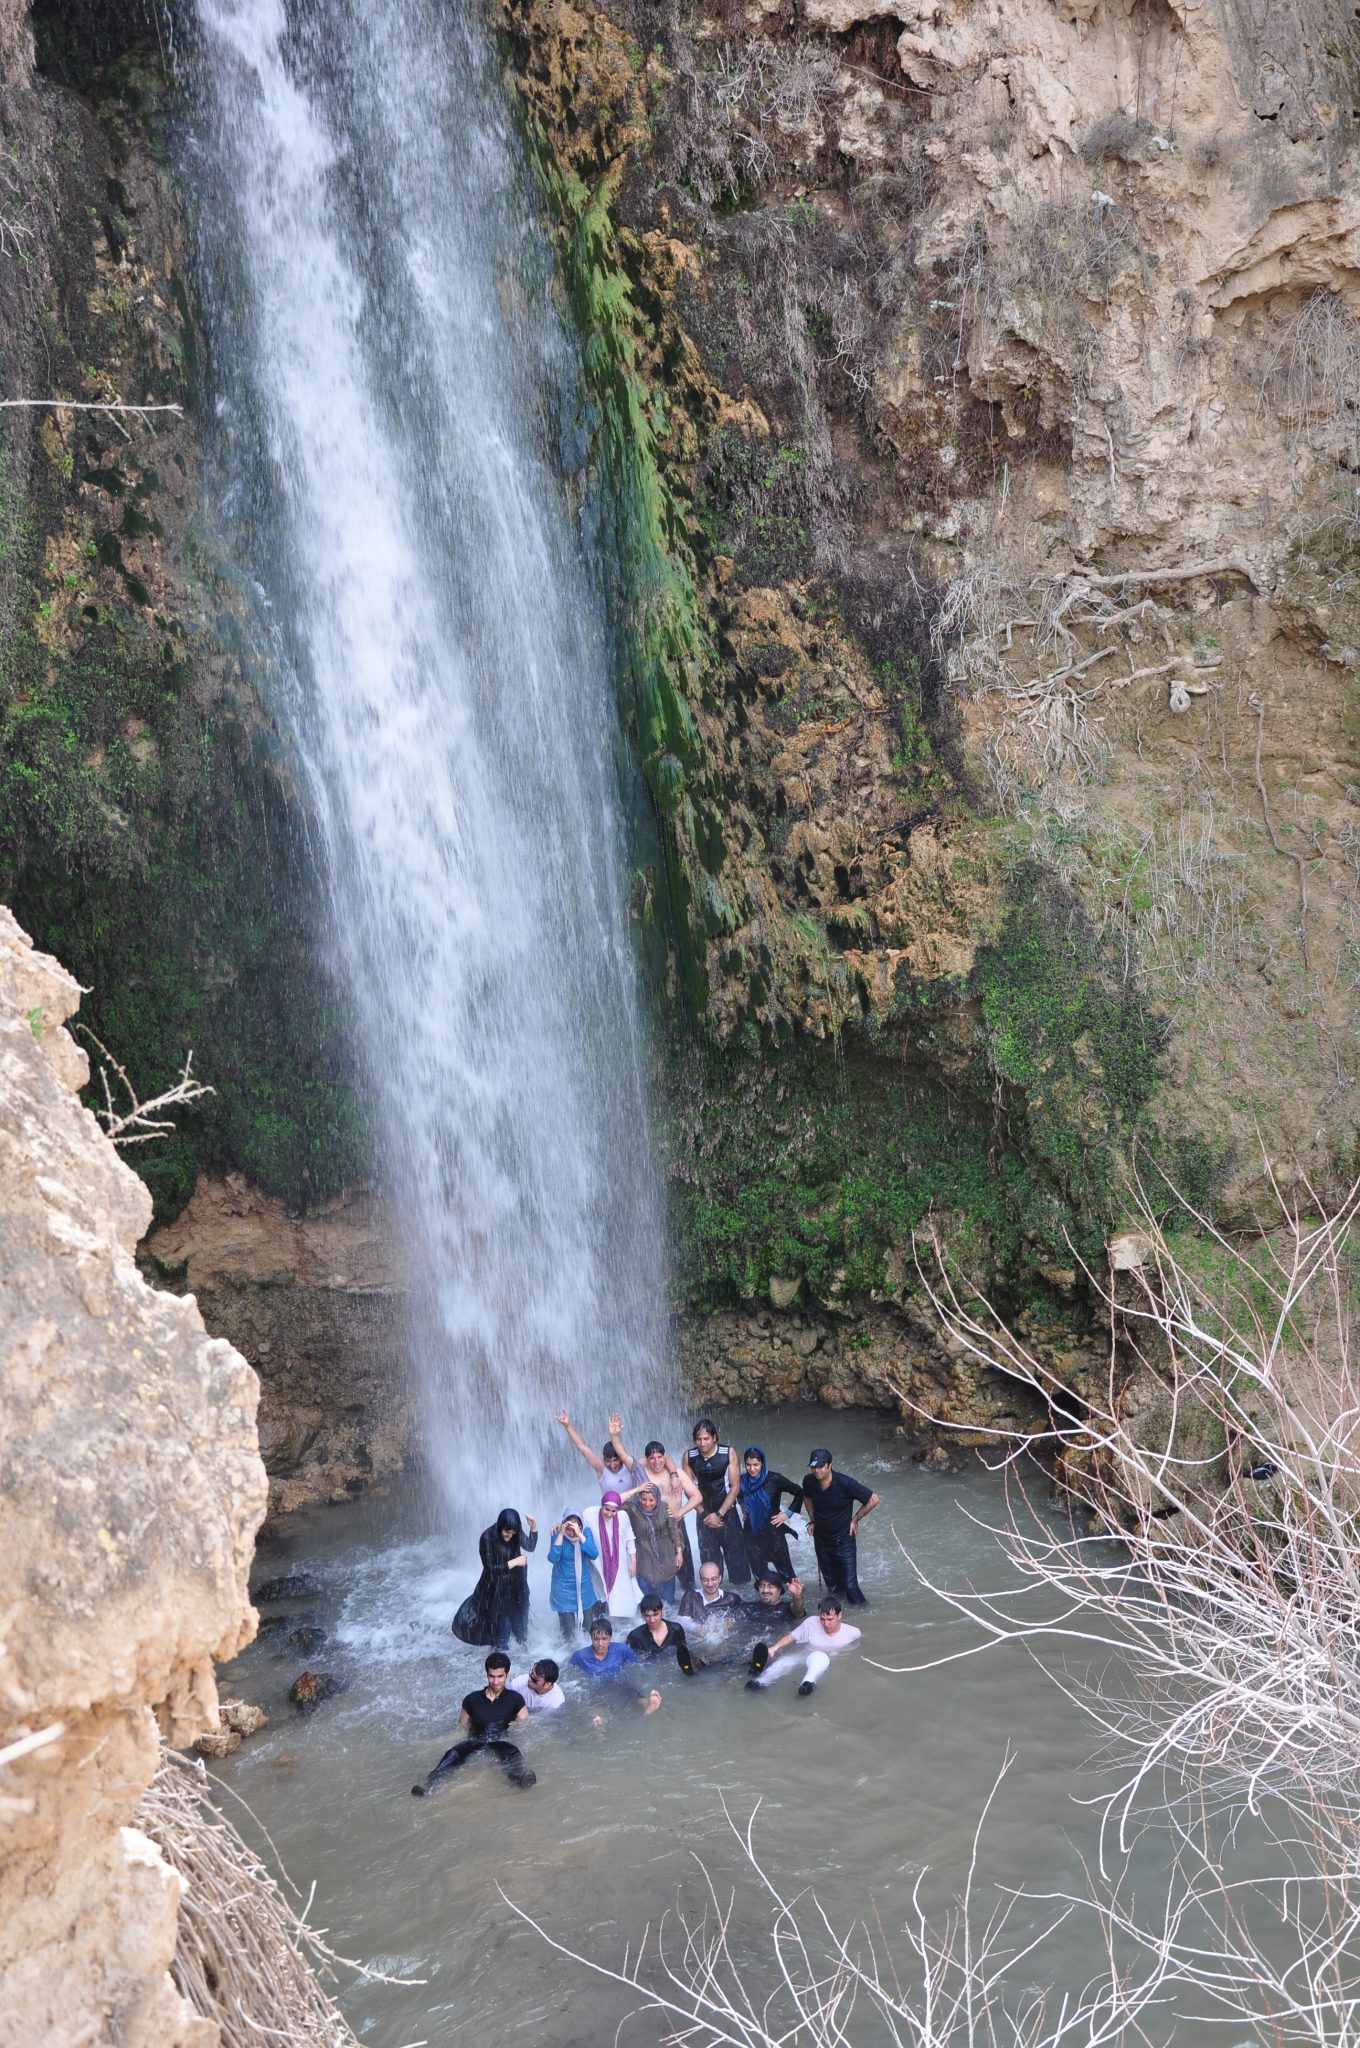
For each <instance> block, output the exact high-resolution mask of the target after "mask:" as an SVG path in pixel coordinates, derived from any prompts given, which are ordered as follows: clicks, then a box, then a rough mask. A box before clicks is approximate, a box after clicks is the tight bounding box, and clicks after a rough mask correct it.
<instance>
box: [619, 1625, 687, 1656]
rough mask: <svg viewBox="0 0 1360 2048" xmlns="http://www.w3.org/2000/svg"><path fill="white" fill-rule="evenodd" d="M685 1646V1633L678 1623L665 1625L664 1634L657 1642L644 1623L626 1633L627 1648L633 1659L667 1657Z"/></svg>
mask: <svg viewBox="0 0 1360 2048" xmlns="http://www.w3.org/2000/svg"><path fill="white" fill-rule="evenodd" d="M684 1646H685V1631H684V1630H683V1629H682V1628H681V1626H680V1624H679V1622H678V1621H668V1622H667V1623H666V1633H665V1635H664V1636H663V1637H662V1638H661V1641H660V1642H657V1640H656V1638H655V1636H654V1635H653V1634H652V1632H651V1630H650V1629H649V1628H648V1626H647V1624H646V1622H645V1621H644V1622H640V1623H639V1624H638V1626H637V1627H636V1628H630V1629H629V1631H628V1647H629V1649H630V1650H631V1651H632V1653H633V1655H634V1656H635V1657H640V1658H646V1657H669V1656H673V1655H674V1653H675V1651H677V1650H680V1649H683V1648H684Z"/></svg>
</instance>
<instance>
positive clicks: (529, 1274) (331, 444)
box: [195, 0, 670, 1522]
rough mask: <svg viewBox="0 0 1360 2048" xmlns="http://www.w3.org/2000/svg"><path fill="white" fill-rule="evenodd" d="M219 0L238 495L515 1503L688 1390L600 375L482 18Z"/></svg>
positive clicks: (413, 1190) (216, 127) (457, 1495)
mask: <svg viewBox="0 0 1360 2048" xmlns="http://www.w3.org/2000/svg"><path fill="white" fill-rule="evenodd" d="M198 11H199V28H200V35H199V37H198V48H197V56H196V61H197V64H198V66H199V69H200V71H201V76H202V81H203V84H202V99H203V112H202V115H201V120H200V128H199V132H198V134H197V136H196V139H195V140H196V151H197V154H198V157H199V159H200V165H201V178H200V191H201V194H202V212H203V222H204V236H205V241H206V242H207V244H208V245H209V251H210V259H211V260H210V263H209V271H210V274H211V277H212V279H213V282H212V283H211V285H210V286H209V289H208V292H207V298H208V306H209V328H210V336H211V341H212V345H213V350H214V354H215V359H216V364H217V377H218V382H219V384H220V386H221V390H222V398H221V411H222V414H223V419H224V441H225V444H226V447H227V451H228V452H227V454H226V456H225V458H224V461H225V466H226V469H227V472H228V486H227V501H228V502H227V504H226V507H225V513H226V516H227V518H228V520H229V521H230V522H231V523H233V524H234V526H235V528H236V530H237V531H238V532H240V533H244V535H245V536H246V540H245V543H244V545H245V546H246V549H247V552H248V554H249V555H251V556H252V557H253V560H252V561H251V564H250V566H251V569H252V572H253V573H254V574H255V575H256V576H257V577H258V578H259V580H260V582H261V584H262V585H263V587H264V589H265V591H266V592H267V594H268V599H269V602H270V604H271V606H272V612H273V616H274V618H275V620H276V622H277V631H278V637H279V643H280V647H281V650H282V655H283V659H282V661H281V663H280V666H281V667H282V668H283V669H284V670H285V671H286V674H287V678H288V680H287V682H286V683H285V684H284V685H283V686H282V694H283V698H284V702H283V704H282V707H281V709H282V713H283V715H284V716H285V717H286V719H287V720H288V722H289V723H290V724H291V725H292V727H293V729H294V731H295V733H296V736H297V739H298V744H299V747H300V750H301V752H302V754H303V756H304V758H305V760H306V763H307V772H308V774H309V777H310V780H311V784H312V794H313V799H314V801H315V803H316V806H317V809H318V813H319V815H320V818H321V820H322V826H321V829H322V833H323V835H324V839H325V848H324V852H325V865H326V870H327V875H328V879H329V886H330V901H331V922H332V927H333V939H332V943H333V945H334V947H335V949H336V952H337V959H338V965H339V967H340V969H341V972H342V976H343V978H344V979H345V980H346V982H347V983H348V985H349V987H350V989H351V991H352V996H353V1002H354V1007H355V1012H356V1015H357V1019H358V1028H359V1031H360V1034H361V1038H362V1047H361V1050H362V1053H363V1056H364V1063H365V1067H366V1072H367V1076H368V1080H369V1083H370V1086H371V1089H372V1091H373V1097H374V1102H375V1106H376V1112H377V1113H376V1118H375V1121H376V1122H377V1124H378V1126H379V1131H380V1138H381V1142H382V1145H383V1148H384V1151H385V1156H386V1177H387V1180H388V1184H389V1186H390V1187H391V1189H392V1192H393V1195H394V1198H395V1199H396V1200H397V1202H398V1203H399V1204H400V1206H401V1210H402V1214H403V1220H404V1223H405V1228H406V1232H407V1236H408V1240H409V1242H410V1243H411V1244H412V1246H413V1247H414V1256H413V1263H414V1265H415V1268H416V1280H417V1284H416V1286H415V1287H414V1290H413V1301H414V1306H413V1312H412V1317H411V1345H412V1350H413V1354H414V1365H415V1369H416V1374H417V1378H418V1381H419V1382H420V1383H421V1384H422V1385H423V1389H424V1394H425V1397H426V1403H427V1414H428V1431H429V1440H428V1449H429V1460H430V1465H431V1468H432V1470H433V1472H434V1473H435V1475H436V1477H437V1478H438V1480H439V1482H440V1484H441V1487H442V1489H443V1492H444V1495H445V1498H446V1502H447V1504H448V1506H449V1508H450V1509H451V1510H455V1511H458V1512H460V1513H461V1515H462V1516H464V1517H470V1518H471V1519H472V1520H473V1521H474V1522H475V1521H477V1520H478V1518H480V1520H481V1521H485V1520H489V1518H490V1516H491V1514H492V1513H493V1512H494V1511H495V1509H496V1507H497V1506H499V1505H500V1504H501V1501H502V1498H503V1499H505V1500H518V1501H521V1502H523V1501H524V1499H525V1498H526V1495H529V1496H536V1495H537V1487H538V1484H539V1483H540V1482H541V1480H542V1479H543V1477H544V1476H545V1474H546V1473H547V1472H548V1471H550V1470H552V1469H553V1468H554V1467H559V1468H560V1466H561V1463H562V1460H563V1455H564V1453H566V1446H565V1444H564V1440H563V1436H562V1432H561V1430H560V1429H558V1428H557V1426H556V1424H555V1423H554V1422H553V1421H552V1419H551V1414H552V1411H554V1410H556V1409H558V1408H562V1407H565V1408H568V1409H570V1410H571V1411H572V1412H573V1414H574V1415H579V1417H580V1420H581V1425H582V1427H583V1429H585V1430H586V1431H587V1433H588V1434H589V1436H590V1437H591V1439H592V1441H594V1442H595V1443H597V1444H598V1442H599V1441H600V1440H601V1437H602V1433H603V1423H604V1417H605V1415H606V1412H607V1410H608V1409H609V1408H610V1407H611V1406H613V1405H614V1404H615V1402H618V1403H619V1404H620V1405H621V1406H623V1407H624V1408H625V1409H626V1410H627V1411H628V1414H629V1417H630V1421H631V1422H632V1424H633V1431H634V1434H638V1435H639V1436H642V1435H645V1434H648V1433H650V1431H651V1429H652V1428H653V1427H654V1426H656V1421H658V1420H659V1419H660V1418H661V1416H664V1415H665V1414H666V1413H667V1412H668V1410H669V1396H670V1383H669V1373H668V1371H667V1368H666V1365H665V1340H664V1336H663V1325H662V1316H661V1313H660V1306H661V1300H662V1296H663V1291H664V1290H663V1285H662V1258H663V1253H662V1233H661V1227H660V1217H659V1200H658V1194H657V1190H656V1188H655V1186H654V1183H653V1178H652V1169H651V1164H650V1158H649V1149H648V1139H647V1129H646V1108H645V1089H644V1076H643V1055H642V1047H641V1043H640V1031H639V1023H638V1016H637V999H636V994H635V989H634V974H633V964H632V960H631V956H630V945H629V936H628V929H627V920H626V914H625V905H624V888H625V880H624V874H623V869H622V861H621V844H620V842H621V826H620V816H619V812H620V802H619V791H618V784H619V774H618V767H617V762H616V759H615V750H616V745H617V741H616V734H615V722H614V706H613V703H612V698H611V692H610V686H609V680H608V674H607V663H606V656H605V649H604V644H603V635H602V632H601V629H600V624H599V620H598V618H597V616H596V611H595V606H594V600H593V596H592V586H591V581H590V577H589V574H588V571H587V568H586V566H585V564H584V563H583V560H582V559H581V557H580V554H579V552H578V546H577V541H576V537H575V535H574V534H573V531H572V527H571V522H570V520H569V519H568V517H567V515H566V513H565V511H564V508H563V502H562V492H561V486H560V485H559V483H558V481H557V480H556V478H555V476H554V474H553V472H552V464H551V460H550V459H547V458H545V452H544V451H545V449H547V450H549V451H551V449H552V446H553V442H554V437H556V439H557V440H558V441H560V439H561V436H562V433H563V431H564V430H563V425H562V423H563V422H564V421H567V420H569V419H570V417H571V409H572V403H573V387H572V379H573V374H574V365H573V360H572V356H571V352H570V349H569V348H568V346H567V345H566V342H565V339H564V336H563V334H562V332H561V330H560V327H559V325H558V323H557V320H556V318H555V315H554V313H553V310H552V306H551V299H550V289H549V277H548V269H547V265H546V263H545V260H544V256H543V250H542V246H541V240H540V236H539V234H538V231H537V229H536V227H535V225H534V223H533V221H532V218H531V216H530V214H529V212H528V211H527V209H526V208H525V207H524V206H523V204H522V195H521V190H520V177H519V171H518V167H517V160H516V149H515V139H514V136H513V132H512V130H511V127H510V124H509V121H508V117H507V113H506V110H505V108H504V106H503V105H502V104H501V102H500V97H499V93H500V87H499V81H498V80H497V78H496V76H495V72H494V68H493V66H492V63H491V61H490V59H491V51H490V44H489V35H488V33H487V31H486V30H485V29H484V27H483V25H482V23H481V22H480V20H479V19H478V18H477V17H476V15H475V14H473V15H468V14H466V13H464V11H463V10H462V8H461V7H460V6H459V5H458V4H457V0H453V4H450V0H381V4H380V5H378V4H374V0H199V10H198ZM630 1448H631V1446H630ZM566 1455H567V1456H569V1455H570V1454H569V1453H566ZM573 1462H574V1461H573ZM584 1476H585V1475H584V1474H583V1473H582V1474H581V1475H580V1477H581V1478H584ZM577 1483H578V1486H579V1481H578V1482H577Z"/></svg>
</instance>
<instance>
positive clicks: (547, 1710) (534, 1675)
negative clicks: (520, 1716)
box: [512, 1657, 567, 1718]
mask: <svg viewBox="0 0 1360 2048" xmlns="http://www.w3.org/2000/svg"><path fill="white" fill-rule="evenodd" d="M557 1679H558V1670H557V1666H556V1664H554V1662H553V1660H552V1658H551V1657H540V1658H539V1660H538V1662H537V1664H534V1665H532V1666H531V1667H530V1669H529V1670H528V1671H527V1672H526V1673H525V1674H524V1675H523V1677H521V1678H517V1679H515V1681H514V1684H513V1687H512V1690H513V1691H515V1692H517V1693H520V1694H521V1695H522V1696H523V1699H524V1704H525V1706H526V1707H527V1708H528V1709H529V1714H530V1717H531V1718H532V1717H534V1716H535V1715H538V1714H555V1713H556V1712H557V1709H558V1708H559V1707H565V1705H566V1704H567V1696H566V1694H565V1693H564V1692H563V1690H562V1688H561V1686H560V1685H559V1684H558V1682H557Z"/></svg>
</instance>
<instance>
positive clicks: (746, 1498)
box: [737, 1444, 803, 1583]
mask: <svg viewBox="0 0 1360 2048" xmlns="http://www.w3.org/2000/svg"><path fill="white" fill-rule="evenodd" d="M752 1455H755V1456H757V1457H759V1459H760V1471H759V1472H758V1473H757V1475H756V1476H755V1478H752V1476H751V1474H750V1473H749V1472H748V1471H747V1470H746V1460H747V1458H748V1457H749V1456H752ZM786 1495H787V1497H788V1502H789V1507H791V1508H797V1507H800V1506H801V1505H802V1499H803V1488H802V1485H801V1483H799V1484H795V1482H794V1481H793V1480H792V1479H789V1478H787V1477H786V1476H785V1474H784V1473H783V1472H771V1470H770V1468H769V1466H768V1465H767V1464H766V1463H765V1453H764V1452H763V1451H762V1450H761V1449H760V1446H759V1445H758V1444H751V1445H750V1446H749V1448H748V1449H747V1450H746V1451H743V1453H742V1461H741V1492H740V1493H739V1494H738V1495H737V1512H738V1514H739V1515H740V1516H741V1520H742V1526H743V1529H744V1531H745V1538H746V1557H747V1562H748V1563H749V1565H750V1567H751V1576H752V1577H753V1578H754V1577H756V1575H757V1574H758V1573H760V1572H767V1571H772V1572H773V1573H774V1574H775V1576H776V1578H778V1579H780V1580H781V1581H783V1582H785V1583H787V1581H788V1580H789V1579H791V1578H793V1577H795V1573H794V1569H793V1560H792V1558H791V1557H790V1556H789V1533H790V1532H789V1531H788V1530H787V1529H776V1528H775V1527H774V1522H773V1517H774V1516H775V1515H778V1514H783V1513H786V1512H787V1510H786V1509H785V1508H784V1505H783V1503H784V1498H785V1496H786Z"/></svg>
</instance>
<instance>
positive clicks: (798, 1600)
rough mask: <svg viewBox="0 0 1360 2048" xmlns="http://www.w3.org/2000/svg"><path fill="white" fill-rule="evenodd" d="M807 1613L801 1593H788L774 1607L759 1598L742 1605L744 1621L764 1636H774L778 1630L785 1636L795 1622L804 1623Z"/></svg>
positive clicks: (744, 1601) (744, 1602)
mask: <svg viewBox="0 0 1360 2048" xmlns="http://www.w3.org/2000/svg"><path fill="white" fill-rule="evenodd" d="M806 1613H807V1608H806V1607H805V1606H804V1604H803V1596H802V1594H801V1593H799V1594H794V1593H786V1594H785V1595H784V1597H783V1599H782V1600H779V1601H776V1603H775V1605H774V1606H773V1607H767V1606H766V1605H765V1602H764V1601H763V1600H761V1599H759V1598H757V1599H755V1600H743V1601H742V1603H741V1614H742V1620H743V1621H745V1622H746V1623H747V1624H748V1626H749V1627H751V1628H754V1629H758V1630H759V1631H760V1633H761V1634H762V1635H773V1634H774V1633H775V1631H776V1629H777V1630H778V1631H779V1633H780V1634H781V1635H784V1634H786V1633H787V1632H788V1630H789V1629H791V1628H792V1627H793V1626H794V1624H795V1622H799V1621H802V1620H803V1618H804V1616H805V1615H806Z"/></svg>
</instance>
